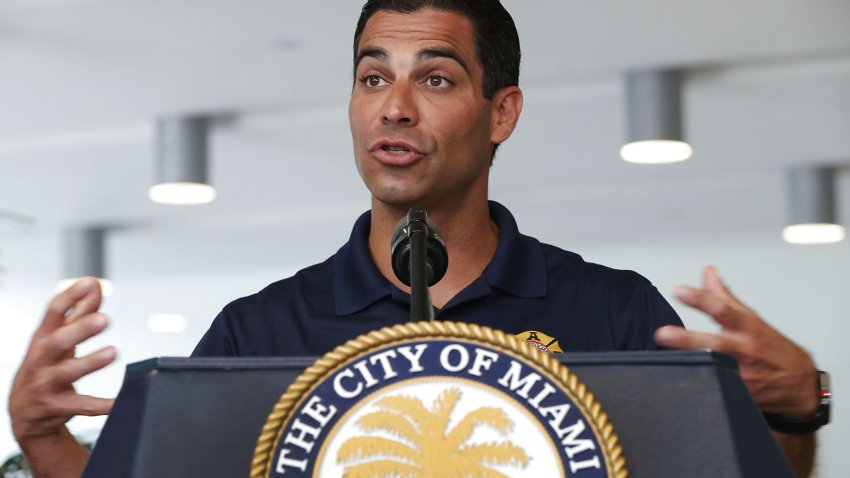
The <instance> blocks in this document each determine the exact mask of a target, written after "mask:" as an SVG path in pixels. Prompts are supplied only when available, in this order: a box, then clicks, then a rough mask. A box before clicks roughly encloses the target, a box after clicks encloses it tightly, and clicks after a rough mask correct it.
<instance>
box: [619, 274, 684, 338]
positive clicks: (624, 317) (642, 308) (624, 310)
mask: <svg viewBox="0 0 850 478" xmlns="http://www.w3.org/2000/svg"><path fill="white" fill-rule="evenodd" d="M617 272H618V274H615V275H616V276H617V277H616V278H615V279H614V284H612V285H613V287H612V288H611V290H610V297H609V320H610V323H611V328H612V330H611V332H612V335H613V338H614V344H615V347H616V349H617V350H658V349H660V347H659V346H658V344H656V343H655V339H654V338H653V334H654V333H655V330H656V329H658V328H659V327H663V326H665V325H678V326H682V319H680V318H679V315H678V314H677V313H676V311H675V310H673V307H671V306H670V304H669V303H668V302H667V301H666V300H665V299H664V297H662V296H661V294H660V293H659V292H658V289H656V288H655V286H653V285H652V283H650V282H649V281H648V280H646V279H645V278H644V277H643V276H641V275H640V274H637V273H636V272H632V271H617Z"/></svg>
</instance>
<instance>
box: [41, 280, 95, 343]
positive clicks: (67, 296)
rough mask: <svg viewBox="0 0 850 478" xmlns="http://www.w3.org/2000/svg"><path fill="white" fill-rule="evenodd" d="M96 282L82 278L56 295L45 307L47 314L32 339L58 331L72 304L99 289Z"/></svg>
mask: <svg viewBox="0 0 850 478" xmlns="http://www.w3.org/2000/svg"><path fill="white" fill-rule="evenodd" d="M96 284H97V281H96V280H95V279H93V278H91V277H84V278H82V279H80V280H79V281H77V283H76V284H74V285H72V286H71V287H69V288H67V289H66V290H65V291H63V292H61V293H60V294H58V295H57V296H56V297H54V298H53V300H52V301H50V304H49V305H48V306H47V312H45V313H44V319H43V320H42V321H41V325H39V327H38V329H37V330H36V331H35V334H33V338H36V337H38V336H40V335H44V334H49V333H50V332H52V331H54V330H56V329H58V328H59V327H61V326H62V325H63V324H64V323H65V314H67V313H68V310H70V309H71V308H72V307H74V304H76V303H77V302H79V301H80V299H82V298H84V297H85V296H86V295H87V294H91V293H92V291H93V289H95V288H97V289H98V292H97V293H98V294H100V288H99V287H98V286H97V285H96Z"/></svg>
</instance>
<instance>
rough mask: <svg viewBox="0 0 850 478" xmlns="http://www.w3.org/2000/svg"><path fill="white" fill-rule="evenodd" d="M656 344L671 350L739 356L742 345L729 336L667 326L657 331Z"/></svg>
mask: <svg viewBox="0 0 850 478" xmlns="http://www.w3.org/2000/svg"><path fill="white" fill-rule="evenodd" d="M655 342H656V343H658V345H660V346H662V347H667V348H671V349H686V350H694V349H710V350H715V351H717V352H721V353H725V354H729V355H733V356H737V355H738V350H739V349H740V344H738V342H737V341H736V340H735V339H734V338H732V337H729V336H725V335H716V334H708V333H704V332H692V331H688V330H685V329H684V328H683V327H678V326H674V325H667V326H665V327H661V328H659V329H658V330H656V331H655Z"/></svg>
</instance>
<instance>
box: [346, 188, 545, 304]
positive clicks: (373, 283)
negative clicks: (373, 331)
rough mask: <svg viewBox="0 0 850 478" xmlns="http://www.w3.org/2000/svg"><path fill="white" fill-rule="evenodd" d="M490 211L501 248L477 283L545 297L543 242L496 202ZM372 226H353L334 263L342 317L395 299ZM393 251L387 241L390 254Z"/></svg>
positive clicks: (367, 220) (363, 221)
mask: <svg viewBox="0 0 850 478" xmlns="http://www.w3.org/2000/svg"><path fill="white" fill-rule="evenodd" d="M489 206H490V218H491V219H493V222H495V223H496V225H497V226H498V227H499V243H498V245H497V246H496V252H495V254H494V255H493V259H492V260H491V261H490V264H488V265H487V268H486V269H484V273H483V274H482V278H479V279H478V280H482V279H483V280H486V282H487V284H488V285H489V286H490V287H496V288H498V289H501V290H503V291H505V292H507V293H509V294H511V295H514V296H517V297H525V298H536V297H544V296H545V295H546V261H545V258H544V256H543V248H542V247H541V245H540V242H538V241H537V239H534V238H531V237H528V236H524V235H522V234H520V233H519V230H518V228H517V225H516V221H515V220H514V217H513V216H512V215H511V213H510V212H509V211H508V210H507V208H505V207H504V206H502V205H501V204H499V203H497V202H495V201H490V203H489ZM371 223H372V213H371V212H370V211H366V212H365V213H363V214H362V215H361V216H360V217H359V218H358V219H357V221H356V222H355V223H354V228H353V230H352V231H351V237H350V238H349V240H348V243H346V244H345V245H344V246H342V248H340V250H339V251H338V252H337V253H336V256H335V257H334V263H333V292H334V303H335V307H336V313H337V315H340V316H342V315H350V314H353V313H355V312H358V311H360V310H362V309H364V308H366V307H367V306H369V305H371V304H373V303H375V302H377V301H379V300H381V299H383V298H385V297H388V296H390V295H391V294H392V290H393V286H392V284H391V283H390V282H389V281H388V280H387V279H386V278H385V277H384V276H383V275H381V273H380V272H379V271H378V268H377V267H376V266H375V263H374V261H373V260H372V255H371V253H370V252H369V230H370V228H371ZM389 246H390V244H389V239H387V253H388V254H389V248H390V247H389ZM449 261H451V257H449ZM478 280H477V281H476V282H478Z"/></svg>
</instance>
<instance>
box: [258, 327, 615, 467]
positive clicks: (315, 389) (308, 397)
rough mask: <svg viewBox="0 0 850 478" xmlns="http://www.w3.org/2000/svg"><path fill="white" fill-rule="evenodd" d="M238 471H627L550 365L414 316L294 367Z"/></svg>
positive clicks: (505, 340)
mask: <svg viewBox="0 0 850 478" xmlns="http://www.w3.org/2000/svg"><path fill="white" fill-rule="evenodd" d="M539 337H540V336H539V335H538V338H539ZM250 476H251V477H252V478H271V477H282V478H286V477H298V478H327V477H342V476H351V477H355V476H357V477H389V476H394V477H410V478H437V477H440V478H442V477H451V476H510V477H515V478H526V477H528V478H532V477H541V476H546V477H553V478H559V477H560V478H573V477H575V478H625V477H626V476H627V471H626V467H625V460H624V458H623V454H622V450H621V448H620V446H619V444H618V439H617V436H616V435H615V434H614V432H613V428H612V425H611V424H610V422H608V420H607V416H606V415H605V413H603V412H602V411H601V410H600V406H599V404H598V403H596V401H595V399H594V398H593V395H592V394H591V393H590V392H589V391H588V390H587V389H586V387H585V386H584V385H582V384H581V383H580V382H579V381H578V380H577V379H576V377H575V376H574V375H572V374H571V373H570V372H569V370H567V369H566V368H565V367H564V366H563V365H561V364H560V363H559V362H558V361H556V360H551V359H549V358H548V357H546V356H545V355H543V354H541V353H540V352H538V351H535V350H534V349H532V348H530V347H528V346H526V345H525V344H523V342H522V341H521V340H517V339H516V338H515V337H512V336H510V335H507V334H504V333H502V332H499V331H496V330H492V329H489V328H486V327H479V326H476V325H470V324H457V323H451V322H430V323H429V322H422V323H412V324H400V325H397V326H395V327H392V328H385V329H381V330H378V331H374V332H371V333H369V334H367V335H364V336H361V337H359V338H357V339H355V340H352V341H349V342H347V343H346V344H344V345H342V346H340V347H337V348H336V349H335V350H334V351H332V352H330V353H328V354H326V355H325V356H323V357H322V358H320V359H319V360H318V361H317V362H316V363H315V364H314V365H312V366H311V367H309V368H308V369H307V370H305V371H304V373H303V374H302V375H301V376H300V377H298V379H297V380H296V381H295V382H293V384H292V385H290V387H289V389H288V390H287V391H286V393H284V394H283V396H282V397H281V398H280V401H279V402H278V404H277V405H276V406H275V407H274V409H273V410H272V413H271V414H270V415H269V418H268V420H267V422H266V425H265V426H264V427H263V430H262V432H261V435H260V437H259V439H258V440H257V448H256V450H255V452H254V460H253V463H252V470H251V475H250Z"/></svg>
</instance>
